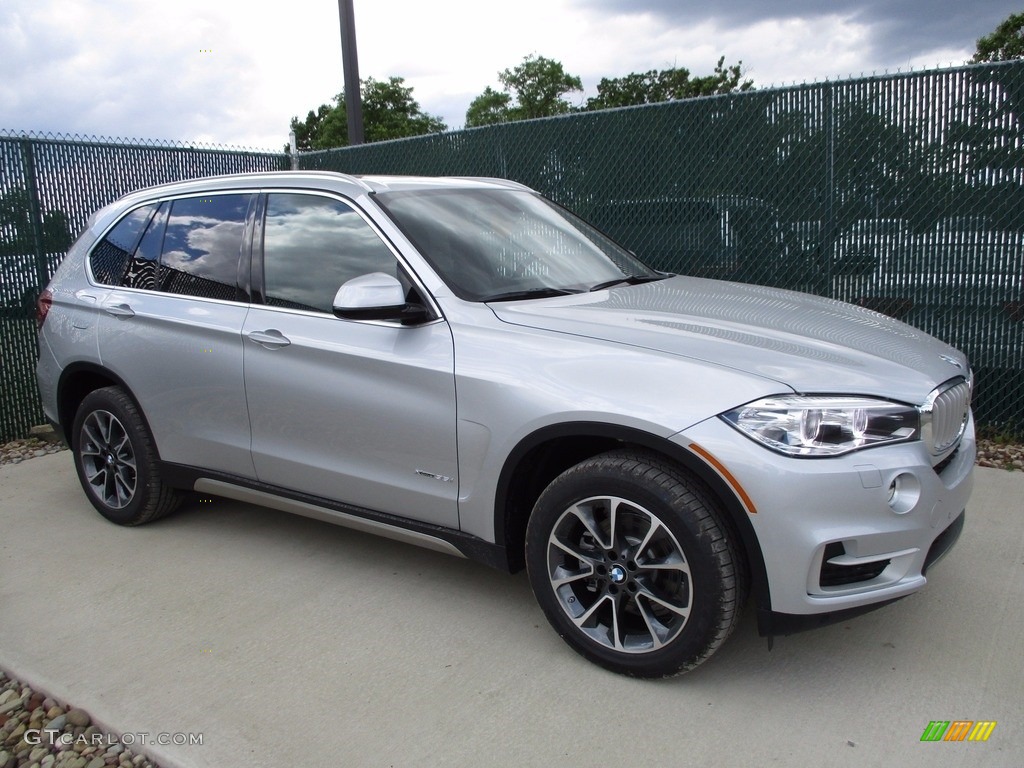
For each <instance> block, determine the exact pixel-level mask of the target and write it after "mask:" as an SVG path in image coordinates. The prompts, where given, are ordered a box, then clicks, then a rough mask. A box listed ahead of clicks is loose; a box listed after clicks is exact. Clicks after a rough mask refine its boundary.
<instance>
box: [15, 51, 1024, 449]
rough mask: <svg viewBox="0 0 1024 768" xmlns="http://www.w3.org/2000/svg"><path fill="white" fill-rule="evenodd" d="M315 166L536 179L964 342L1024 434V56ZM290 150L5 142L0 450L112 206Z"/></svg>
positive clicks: (651, 237)
mask: <svg viewBox="0 0 1024 768" xmlns="http://www.w3.org/2000/svg"><path fill="white" fill-rule="evenodd" d="M297 160H298V164H299V167H300V168H302V169H323V170H336V171H343V172H346V173H356V174H386V173H387V174H390V173H397V174H423V175H461V176H499V177H504V178H510V179H515V180H516V181H520V182H522V183H524V184H527V185H528V186H531V187H533V188H535V189H537V190H539V191H540V192H542V193H543V194H545V195H546V196H548V197H550V198H552V199H554V200H556V201H558V202H560V203H562V204H563V205H566V206H567V207H569V208H571V209H573V210H575V211H576V212H578V213H580V214H581V215H582V216H583V217H584V218H587V219H590V220H591V221H593V222H594V223H595V224H597V225H598V226H599V227H601V228H602V229H604V230H605V231H607V232H608V233H609V234H611V235H612V236H614V237H615V238H616V239H618V240H619V241H621V242H623V243H624V244H625V245H627V246H628V247H630V248H631V249H633V250H634V251H636V252H637V253H638V254H640V255H641V256H642V257H643V258H644V259H645V260H647V261H648V262H650V263H652V264H654V265H655V266H657V267H659V268H662V269H667V270H672V271H675V272H680V273H684V274H691V275H700V276H706V277H716V278H722V279H730V280H742V281H746V282H754V283H761V284H765V285H774V286H779V287H785V288H792V289H796V290H803V291H810V292H813V293H818V294H821V295H824V296H830V297H833V298H837V299H842V300H844V301H850V302H853V303H857V304H861V305H864V306H867V307H871V308H873V309H877V310H879V311H881V312H885V313H887V314H890V315H893V316H895V317H899V318H900V319H902V320H905V321H906V322H908V323H910V324H912V325H916V326H918V327H920V328H923V329H924V330H926V331H928V332H929V333H932V334H934V335H936V336H938V337H940V338H942V339H945V340H947V341H949V342H951V343H952V344H954V345H956V346H958V347H960V348H961V349H963V350H964V351H965V352H966V353H967V354H968V355H969V356H970V358H971V360H972V363H973V364H974V367H975V371H976V374H977V379H978V386H977V393H976V398H975V411H976V415H977V417H978V421H979V423H981V424H984V425H986V426H988V427H989V428H991V429H993V430H998V431H1001V432H1008V433H1017V434H1020V433H1021V431H1022V429H1024V289H1022V283H1024V62H1011V63H1006V64H997V65H978V66H971V67H963V68H958V69H945V70H937V71H929V72H917V73H908V74H903V75H886V76H881V77H870V78H861V79H854V80H845V81H838V82H831V83H830V82H826V83H819V84H814V85H804V86H794V87H791V88H779V89H771V90H761V91H751V92H747V93H743V94H737V95H733V96H721V97H712V98H705V99H695V100H688V101H680V102H670V103H664V104H655V105H649V106H644V107H631V108H626V109H617V110H608V111H603V112H589V113H578V114H573V115H567V116H563V117H557V118H550V119H545V120H533V121H525V122H518V123H508V124H504V125H498V126H492V127H488V128H478V129H471V130H465V131H457V132H450V133H443V134H436V135H431V136H424V137H419V138H415V139H405V140H401V141H392V142H385V143H380V144H369V145H364V146H360V147H347V148H343V149H337V150H328V151H324V152H313V153H304V154H302V155H300V156H299V157H298V158H297ZM289 164H290V159H289V158H288V157H287V156H286V155H283V154H276V153H265V154H263V153H254V152H231V151H223V150H213V149H196V148H191V147H183V146H177V145H157V146H153V145H145V146H143V145H130V144H116V143H99V142H84V141H69V140H61V139H40V138H35V137H19V136H12V135H4V134H2V133H0V201H2V206H0V254H2V256H3V260H4V264H3V267H2V270H0V276H2V280H3V282H2V283H0V299H2V301H3V306H4V307H5V308H7V309H5V310H4V312H5V313H6V314H5V315H4V316H3V320H2V323H3V324H2V325H0V343H2V344H4V365H3V369H2V377H3V387H4V395H3V398H2V399H3V403H2V407H0V438H3V437H10V436H16V435H18V434H20V433H23V432H24V431H25V430H27V428H28V426H29V425H31V424H33V423H36V422H38V421H39V420H40V419H41V413H40V411H39V405H38V397H37V395H36V392H35V386H34V381H33V378H32V368H33V366H34V357H35V340H34V325H33V324H32V322H31V320H29V319H28V314H29V312H28V310H27V309H26V307H27V306H28V305H30V304H31V303H32V302H33V298H34V294H35V292H36V291H38V286H39V284H40V283H41V281H42V280H43V279H44V278H46V277H47V276H48V275H49V274H50V273H51V272H52V270H53V269H54V268H55V266H56V264H57V262H58V261H59V260H60V258H61V255H62V252H63V250H64V248H66V245H67V241H68V240H69V238H70V236H71V234H70V233H77V232H79V231H80V230H81V229H82V228H83V226H84V223H85V220H86V217H87V216H88V214H89V213H91V212H92V211H93V210H95V209H96V208H98V207H99V206H101V205H103V204H105V203H107V202H110V201H111V200H113V199H115V198H116V197H118V196H119V195H121V194H123V193H124V192H127V191H129V190H131V189H135V188H137V187H141V186H146V185H149V184H155V183H159V182H162V181H169V180H173V179H180V178H191V177H195V176H202V175H210V174H215V173H233V172H239V171H255V170H272V169H273V170H276V169H282V168H286V167H288V166H289Z"/></svg>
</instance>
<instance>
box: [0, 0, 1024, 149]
mask: <svg viewBox="0 0 1024 768" xmlns="http://www.w3.org/2000/svg"><path fill="white" fill-rule="evenodd" d="M1021 11H1024V0H970V1H969V2H965V0H732V1H731V2H729V3H724V4H719V3H708V2H706V0H517V2H516V3H498V2H487V0H434V1H433V2H423V0H388V1H387V2H382V1H381V0H355V17H356V32H357V35H358V49H359V69H360V75H361V76H362V77H367V76H373V77H376V78H378V79H383V78H385V77H388V76H391V75H398V76H401V77H404V78H405V79H406V81H407V84H409V85H412V86H413V87H414V95H415V97H416V98H417V100H418V101H419V102H420V105H421V106H422V108H423V109H424V110H425V111H427V112H429V113H431V114H434V115H438V116H440V117H441V118H442V119H443V120H444V121H445V122H446V123H447V124H448V125H449V127H451V128H459V127H461V126H462V125H463V123H464V121H465V112H466V107H467V106H468V105H469V102H470V101H471V100H472V99H473V97H474V96H476V95H478V94H479V93H480V92H481V91H483V89H484V88H485V87H486V86H488V85H491V86H495V87H497V86H498V82H497V77H496V75H497V72H498V71H499V70H502V69H505V68H508V67H512V66H515V65H516V64H518V63H519V62H520V61H521V60H522V59H523V57H524V56H526V55H527V54H531V53H536V54H539V55H541V56H547V57H549V58H553V59H557V60H559V61H561V62H562V63H563V65H564V66H565V68H566V69H567V70H568V71H569V72H570V73H572V74H576V75H579V76H580V77H581V78H582V79H583V84H584V87H585V93H584V94H583V95H577V100H578V101H580V102H582V101H583V100H585V98H586V96H592V95H594V94H595V93H596V84H597V82H598V81H599V80H600V79H601V77H614V76H619V75H624V74H627V73H629V72H642V71H646V70H648V69H663V68H667V67H672V66H680V67H686V68H688V69H690V70H691V71H692V72H693V73H695V74H707V73H709V72H710V71H711V70H712V69H713V67H714V64H715V62H716V61H717V59H718V57H719V56H720V55H725V57H726V61H727V63H734V62H736V61H738V60H742V61H743V64H744V67H745V69H746V70H747V73H748V76H749V77H751V78H752V79H753V80H754V81H755V84H756V85H757V86H758V87H765V86H768V85H770V84H773V83H774V84H789V83H792V82H794V81H795V82H804V81H812V80H822V79H825V78H829V79H834V78H837V77H845V76H847V75H849V74H851V73H852V74H854V75H859V74H860V73H862V72H863V73H868V74H870V73H871V72H873V71H878V72H881V71H883V70H892V71H894V70H896V69H902V70H904V71H905V70H906V69H907V68H908V67H913V68H915V69H918V68H922V67H933V66H936V65H942V66H946V65H948V64H950V63H953V64H959V63H962V62H964V61H965V60H966V59H968V58H969V57H970V56H971V55H972V53H973V52H974V45H975V40H976V39H977V38H978V37H980V36H981V35H984V34H987V33H988V32H991V31H992V29H994V28H995V26H996V25H997V24H998V23H999V22H1000V21H1002V20H1003V19H1004V18H1006V17H1007V16H1008V15H1010V14H1011V13H1014V12H1021ZM0 73H2V76H0V129H9V130H17V131H21V130H27V131H39V132H53V133H63V134H80V135H99V136H107V137H134V138H147V139H172V140H180V141H197V142H205V143H216V144H230V145H238V146H248V147H259V148H270V149H279V148H280V147H281V146H282V145H283V144H284V143H285V142H286V141H287V134H288V123H289V120H290V118H291V117H292V116H293V115H299V116H300V117H301V116H305V114H306V112H307V111H309V110H310V109H313V108H315V107H316V106H317V105H319V104H321V103H323V102H327V101H330V99H331V97H332V96H334V95H335V94H336V93H338V92H339V91H340V90H341V84H342V70H341V48H340V35H339V24H338V6H337V2H335V0H291V1H290V2H287V3H274V4H262V3H259V4H258V3H253V2H241V1H240V0H175V2H173V3H154V2H152V0H0Z"/></svg>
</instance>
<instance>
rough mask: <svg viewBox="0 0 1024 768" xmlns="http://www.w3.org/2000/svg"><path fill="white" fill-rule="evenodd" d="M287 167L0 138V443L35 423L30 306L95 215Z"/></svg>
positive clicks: (170, 151)
mask: <svg viewBox="0 0 1024 768" xmlns="http://www.w3.org/2000/svg"><path fill="white" fill-rule="evenodd" d="M289 167H290V164H289V160H288V158H287V156H285V155H283V154H280V153H273V152H271V153H265V152H251V151H239V150H225V149H218V148H208V147H197V146H187V145H181V144H175V143H152V142H150V143H130V142H127V141H123V142H122V141H116V140H110V141H96V140H83V139H79V138H78V137H74V138H67V137H49V136H35V135H26V134H13V133H10V132H3V131H0V349H2V350H3V353H2V356H0V441H2V440H8V439H11V438H16V437H23V436H25V435H26V434H27V433H28V431H29V429H30V428H31V427H32V426H33V425H35V424H41V423H42V422H43V413H42V406H41V405H40V402H39V393H38V390H37V389H36V384H35V363H36V323H35V301H36V297H37V296H38V295H39V290H40V286H41V285H46V283H47V282H48V281H49V279H50V276H51V275H52V274H53V272H54V270H55V269H56V268H57V265H58V264H59V263H60V260H61V259H62V258H63V257H64V252H65V251H66V250H67V248H68V246H69V245H70V244H71V242H72V241H73V240H74V238H75V237H77V235H78V234H79V233H80V232H82V231H83V230H84V229H85V225H86V222H87V221H88V219H89V216H90V215H91V214H92V213H93V212H95V211H96V210H97V209H99V208H101V207H102V206H104V205H106V204H107V203H110V202H111V201H113V200H116V199H117V198H118V197H120V196H121V195H124V194H126V193H128V192H131V191H133V190H136V189H140V188H142V187H148V186H152V185H154V184H161V183H164V182H169V181H176V180H179V179H187V178H195V177H200V176H210V175H215V174H223V173H242V172H245V171H271V170H274V171H276V170H286V169H287V168H289Z"/></svg>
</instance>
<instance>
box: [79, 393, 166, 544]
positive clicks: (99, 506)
mask: <svg viewBox="0 0 1024 768" xmlns="http://www.w3.org/2000/svg"><path fill="white" fill-rule="evenodd" d="M71 450H72V453H73V454H74V457H75V469H76V470H77V471H78V479H79V481H80V482H81V483H82V488H83V490H84V491H85V495H86V496H87V497H88V498H89V501H90V502H92V505H93V506H94V507H96V510H97V511H98V512H99V513H100V514H101V515H103V516H104V517H105V518H107V520H110V521H111V522H112V523H117V524H118V525H142V524H143V523H148V522H150V521H152V520H156V519H157V518H160V517H163V516H164V515H167V514H170V513H171V512H173V511H174V509H175V508H176V507H177V506H178V503H179V502H180V496H179V494H178V493H177V491H175V490H174V489H173V488H170V487H168V486H167V485H165V484H164V483H163V482H162V481H161V479H160V473H159V471H158V469H157V452H156V448H155V446H154V444H153V438H152V436H151V435H150V434H149V429H148V428H147V427H146V423H145V421H143V419H142V416H141V415H140V414H139V410H138V408H137V407H136V406H135V403H134V402H132V400H131V398H129V397H128V395H126V394H125V392H124V390H122V389H121V388H120V387H105V388H104V389H97V390H95V391H94V392H90V393H89V394H88V395H87V396H86V397H85V399H84V400H82V404H81V405H80V406H79V408H78V412H77V413H76V414H75V421H74V426H73V428H72V430H71Z"/></svg>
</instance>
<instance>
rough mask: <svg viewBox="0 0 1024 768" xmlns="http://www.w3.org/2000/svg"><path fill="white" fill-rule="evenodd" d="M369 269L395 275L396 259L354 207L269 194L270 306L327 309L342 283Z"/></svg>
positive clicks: (266, 268) (266, 264)
mask: <svg viewBox="0 0 1024 768" xmlns="http://www.w3.org/2000/svg"><path fill="white" fill-rule="evenodd" d="M370 272H384V273H386V274H389V275H395V276H396V277H398V262H397V261H396V259H395V256H394V254H393V253H392V252H391V250H390V249H389V248H388V247H387V246H386V245H385V244H384V242H383V241H382V240H381V239H380V238H379V237H378V236H377V233H376V232H374V231H373V229H372V228H371V227H370V225H369V224H367V223H366V222H365V221H364V220H363V218H362V217H361V216H360V215H359V214H358V213H356V212H355V210H353V209H352V208H351V207H349V206H348V205H346V204H345V203H342V202H341V201H339V200H332V199H331V198H327V197H319V196H317V195H303V194H286V193H281V194H277V193H272V194H270V195H268V197H267V216H266V224H265V225H264V229H263V281H264V295H265V297H266V302H267V303H268V304H272V305H274V306H279V307H292V308H294V309H305V310H311V311H316V312H331V310H332V305H333V303H334V295H335V294H336V293H337V292H338V288H340V287H341V285H342V283H344V282H346V281H348V280H351V279H352V278H353V277H359V276H360V275H365V274H368V273H370Z"/></svg>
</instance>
